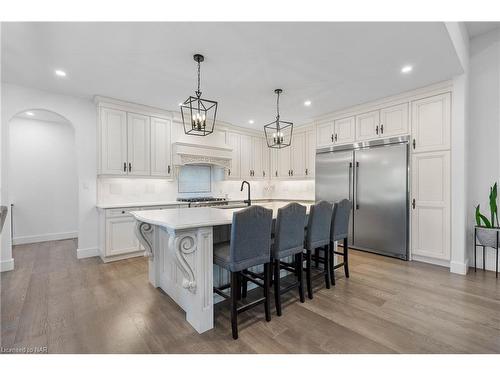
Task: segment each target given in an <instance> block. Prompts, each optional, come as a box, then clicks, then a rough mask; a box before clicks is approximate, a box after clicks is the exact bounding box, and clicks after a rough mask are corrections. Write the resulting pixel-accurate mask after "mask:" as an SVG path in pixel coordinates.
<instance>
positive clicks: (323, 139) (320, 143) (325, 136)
mask: <svg viewBox="0 0 500 375" xmlns="http://www.w3.org/2000/svg"><path fill="white" fill-rule="evenodd" d="M334 131H335V130H334V125H333V121H327V122H322V123H319V124H318V125H317V126H316V137H317V139H316V145H317V147H324V146H331V145H332V144H333V142H334V137H333V133H334Z"/></svg>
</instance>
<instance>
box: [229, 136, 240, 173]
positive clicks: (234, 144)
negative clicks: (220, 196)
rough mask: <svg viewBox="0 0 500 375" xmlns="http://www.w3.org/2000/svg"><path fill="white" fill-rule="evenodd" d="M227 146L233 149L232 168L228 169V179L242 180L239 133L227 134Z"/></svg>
mask: <svg viewBox="0 0 500 375" xmlns="http://www.w3.org/2000/svg"><path fill="white" fill-rule="evenodd" d="M226 144H227V145H228V146H229V147H231V148H232V150H233V151H232V158H231V168H229V169H226V178H229V179H233V178H234V179H239V178H240V154H241V152H240V150H241V139H240V135H239V134H237V133H231V132H227V133H226Z"/></svg>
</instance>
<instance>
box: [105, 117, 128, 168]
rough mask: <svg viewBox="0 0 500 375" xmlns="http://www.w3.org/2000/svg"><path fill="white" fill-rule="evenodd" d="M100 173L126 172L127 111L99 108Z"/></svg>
mask: <svg viewBox="0 0 500 375" xmlns="http://www.w3.org/2000/svg"><path fill="white" fill-rule="evenodd" d="M100 120H101V124H100V126H101V129H100V138H101V145H100V147H101V150H100V154H101V160H100V165H101V168H100V169H101V174H116V175H126V174H127V168H126V163H127V113H126V112H123V111H116V110H114V109H108V108H101V112H100Z"/></svg>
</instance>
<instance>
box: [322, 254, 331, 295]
mask: <svg viewBox="0 0 500 375" xmlns="http://www.w3.org/2000/svg"><path fill="white" fill-rule="evenodd" d="M323 249H324V252H325V269H324V271H323V273H324V274H325V285H326V289H330V249H328V245H326V246H325V247H323Z"/></svg>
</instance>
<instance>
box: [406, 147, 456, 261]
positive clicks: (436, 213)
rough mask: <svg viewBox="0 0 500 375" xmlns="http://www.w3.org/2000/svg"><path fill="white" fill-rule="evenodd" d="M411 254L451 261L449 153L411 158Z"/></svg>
mask: <svg viewBox="0 0 500 375" xmlns="http://www.w3.org/2000/svg"><path fill="white" fill-rule="evenodd" d="M411 206H412V207H411V214H412V217H411V223H412V231H411V242H412V254H413V255H417V256H425V257H429V258H434V259H441V260H449V259H450V152H449V151H439V152H429V153H425V154H423V153H422V154H414V155H413V157H412V201H411Z"/></svg>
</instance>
